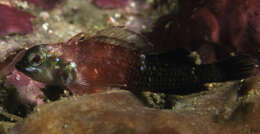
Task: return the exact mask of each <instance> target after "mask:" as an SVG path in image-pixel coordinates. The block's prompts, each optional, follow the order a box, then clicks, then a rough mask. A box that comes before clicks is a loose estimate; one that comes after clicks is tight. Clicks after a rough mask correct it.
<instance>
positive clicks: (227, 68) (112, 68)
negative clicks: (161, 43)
mask: <svg viewBox="0 0 260 134" xmlns="http://www.w3.org/2000/svg"><path fill="white" fill-rule="evenodd" d="M16 68H17V69H18V70H20V71H22V72H23V73H25V74H26V75H27V76H29V77H31V78H32V79H34V80H37V81H40V82H43V83H45V84H46V85H52V86H59V87H63V88H65V89H68V90H69V91H71V92H72V93H74V94H78V95H82V94H84V93H96V92H100V91H102V89H104V88H103V87H110V86H123V87H124V88H126V89H128V90H131V91H132V92H139V91H152V92H160V93H167V94H168V93H169V94H179V95H183V94H191V93H196V92H200V91H202V90H206V88H203V85H204V84H205V83H208V82H224V81H230V80H240V79H243V78H247V77H249V76H251V75H252V74H253V73H254V68H255V65H254V60H253V59H252V58H251V57H249V56H245V55H239V56H233V57H230V58H227V59H226V60H223V61H220V62H216V63H212V64H201V65H197V64H195V63H194V61H193V60H192V58H191V57H189V52H188V51H186V50H183V49H177V50H174V51H169V52H166V53H155V52H153V45H152V44H151V43H149V41H147V40H146V39H145V38H144V37H142V35H139V34H137V33H134V32H132V31H129V30H127V29H124V28H122V27H113V28H109V29H105V30H102V31H100V32H97V34H96V35H94V36H93V37H90V38H88V39H86V36H85V35H84V34H83V33H80V34H78V35H76V36H75V37H73V38H72V39H70V40H69V41H67V42H65V43H57V44H50V45H35V46H34V47H32V48H30V49H28V50H27V51H26V52H25V55H24V57H23V58H22V59H21V60H20V61H19V62H17V64H16Z"/></svg>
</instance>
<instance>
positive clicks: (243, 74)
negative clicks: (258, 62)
mask: <svg viewBox="0 0 260 134" xmlns="http://www.w3.org/2000/svg"><path fill="white" fill-rule="evenodd" d="M216 64H217V66H218V67H219V69H220V70H221V72H222V73H223V74H224V81H226V80H240V79H243V78H247V77H250V76H251V75H252V74H253V73H254V70H255V62H254V59H253V58H251V57H249V56H246V55H239V56H234V57H231V58H228V59H226V60H223V61H221V62H219V63H216Z"/></svg>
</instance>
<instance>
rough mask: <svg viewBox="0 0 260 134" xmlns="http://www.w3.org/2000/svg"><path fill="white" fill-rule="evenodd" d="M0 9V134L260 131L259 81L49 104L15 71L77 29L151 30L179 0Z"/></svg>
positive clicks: (4, 1) (32, 2)
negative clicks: (19, 62)
mask: <svg viewBox="0 0 260 134" xmlns="http://www.w3.org/2000/svg"><path fill="white" fill-rule="evenodd" d="M109 1H111V2H109ZM185 1H188V0H185ZM190 1H192V0H190ZM219 1H220V0H219ZM222 1H224V0H222ZM227 1H228V0H227ZM251 1H252V0H251ZM95 2H96V3H95ZM0 4H1V5H3V6H7V7H3V9H4V10H5V11H6V12H2V14H3V15H4V16H6V17H3V16H0V20H2V23H1V22H0V28H1V29H0V35H1V36H0V61H1V63H0V78H1V80H0V97H1V98H0V134H35V133H37V134H58V133H65V134H66V133H68V134H103V133H105V134H139V133H140V134H218V133H222V134H239V133H241V134H258V133H260V127H259V124H260V116H259V112H260V103H259V102H260V95H259V89H258V85H257V82H258V78H257V77H253V78H249V79H247V80H241V81H229V82H225V83H209V84H207V86H206V87H207V88H209V90H208V91H203V92H201V93H196V94H190V95H185V96H178V95H173V94H163V93H161V94H160V93H152V92H142V93H140V94H139V95H136V94H133V93H131V92H129V91H127V90H122V89H116V88H115V89H111V90H109V91H106V92H103V93H97V94H91V95H83V96H76V95H74V96H70V95H68V94H67V93H66V92H65V93H64V94H63V95H62V96H61V97H60V98H59V99H52V98H48V97H47V98H46V97H42V96H44V95H43V94H44V93H43V92H42V91H41V90H40V88H44V86H45V85H44V84H42V83H38V82H36V81H33V80H31V79H29V78H28V77H26V76H25V75H23V74H21V72H17V70H15V69H14V67H13V64H14V62H15V58H13V57H15V56H14V55H15V54H17V53H18V54H19V50H21V49H26V48H28V47H30V46H33V45H36V44H52V43H57V42H65V41H67V40H68V39H70V38H71V37H73V36H74V35H76V34H77V33H79V32H86V33H87V34H88V36H92V35H93V34H94V33H95V32H96V31H99V30H102V29H104V28H108V27H112V26H125V27H127V28H129V29H131V30H133V31H136V32H140V31H142V30H143V31H151V25H153V24H154V22H155V21H156V20H157V19H158V18H159V16H163V15H165V14H167V13H168V12H169V10H171V11H172V10H176V11H177V8H178V6H176V5H177V4H178V3H177V2H176V0H166V1H163V0H162V1H160V0H140V1H138V0H137V1H134V0H107V1H105V0H96V1H91V0H80V1H76V0H63V1H62V0H59V1H57V2H54V3H52V2H49V3H48V0H47V1H44V0H28V1H26V0H25V1H22V0H0ZM95 4H97V5H95ZM41 5H42V7H41ZM8 7H12V9H11V10H10V13H9V8H8ZM259 8H260V7H259ZM0 10H1V6H0ZM13 10H15V11H13ZM14 12H15V13H14ZM20 12H22V13H21V14H22V15H20V14H19V13H20ZM0 15H1V11H0ZM17 15H18V16H20V17H22V18H23V19H25V20H23V19H21V18H19V17H18V16H17ZM8 16H9V17H10V19H9V18H8ZM17 18H18V19H17ZM26 18H27V19H26ZM16 19H17V20H16ZM4 20H5V21H4ZM18 20H21V21H22V22H23V23H20V22H19V21H18ZM16 21H17V22H16ZM9 22H10V23H9ZM11 22H12V23H11ZM1 30H2V31H1ZM256 31H257V30H256ZM232 36H233V35H232ZM158 38H159V37H158ZM198 50H201V49H198ZM205 51H206V52H207V50H203V51H202V54H205ZM198 53H200V52H198ZM208 53H209V52H208ZM205 55H207V54H205ZM205 55H201V56H204V57H205ZM197 59H198V56H197ZM199 60H200V59H198V61H199ZM206 87H205V88H206ZM54 100H55V101H54Z"/></svg>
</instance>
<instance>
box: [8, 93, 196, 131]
mask: <svg viewBox="0 0 260 134" xmlns="http://www.w3.org/2000/svg"><path fill="white" fill-rule="evenodd" d="M36 109H37V110H36V111H37V112H34V113H33V114H31V115H30V116H28V118H27V119H25V120H24V121H22V122H20V123H18V124H17V125H16V126H15V127H14V128H13V129H12V130H11V131H10V134H21V133H22V134H35V133H37V134H58V133H69V134H97V133H98V134H100V133H106V134H130V133H131V134H191V133H192V134H195V132H194V130H193V127H192V125H191V124H192V122H191V121H189V119H188V118H186V117H184V116H178V115H177V114H176V113H174V112H172V111H170V110H157V109H151V108H148V107H144V106H143V105H142V103H141V102H139V101H138V100H137V99H136V97H134V96H133V94H131V93H130V92H127V91H110V92H106V93H100V94H94V95H89V96H87V95H85V96H81V97H71V98H68V99H62V100H60V101H57V102H54V103H48V104H44V105H40V106H39V107H38V108H36Z"/></svg>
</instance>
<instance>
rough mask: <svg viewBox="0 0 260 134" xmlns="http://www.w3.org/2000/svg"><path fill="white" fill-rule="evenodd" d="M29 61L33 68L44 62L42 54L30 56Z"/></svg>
mask: <svg viewBox="0 0 260 134" xmlns="http://www.w3.org/2000/svg"><path fill="white" fill-rule="evenodd" d="M28 61H29V63H30V64H31V65H32V66H39V65H41V64H42V62H43V57H42V55H40V54H32V55H30V56H29V59H28Z"/></svg>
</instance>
